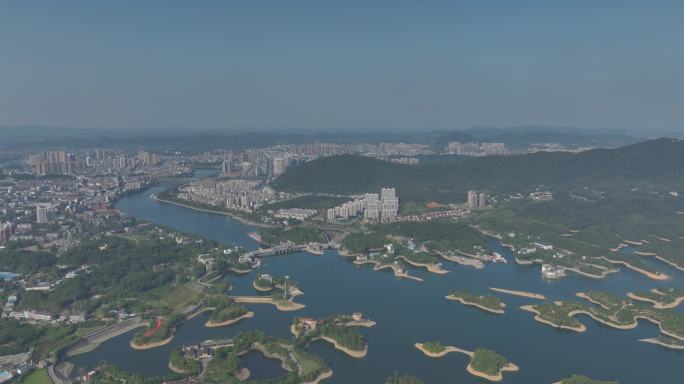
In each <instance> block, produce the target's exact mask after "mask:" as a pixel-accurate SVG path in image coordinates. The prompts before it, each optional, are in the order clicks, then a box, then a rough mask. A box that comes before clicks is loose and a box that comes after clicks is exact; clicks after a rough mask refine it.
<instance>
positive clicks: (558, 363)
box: [72, 186, 684, 384]
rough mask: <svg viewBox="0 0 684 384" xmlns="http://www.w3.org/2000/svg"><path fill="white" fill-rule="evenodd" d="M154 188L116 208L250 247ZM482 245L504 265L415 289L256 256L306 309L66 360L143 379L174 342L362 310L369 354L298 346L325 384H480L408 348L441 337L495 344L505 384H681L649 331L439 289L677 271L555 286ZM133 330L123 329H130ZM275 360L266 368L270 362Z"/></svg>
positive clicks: (297, 258)
mask: <svg viewBox="0 0 684 384" xmlns="http://www.w3.org/2000/svg"><path fill="white" fill-rule="evenodd" d="M163 188H164V187H163V186H159V187H154V188H151V189H150V190H148V191H146V192H143V193H140V194H137V195H133V196H129V197H126V198H123V199H122V200H120V201H119V203H118V204H117V207H118V208H119V209H120V210H122V211H123V212H126V213H128V214H130V215H135V216H136V217H138V218H140V219H146V220H150V221H153V222H155V223H159V224H163V225H167V226H170V227H174V228H176V229H178V230H182V231H187V232H191V233H195V234H198V235H202V236H206V237H208V238H211V239H214V240H217V241H220V242H222V243H224V244H238V245H241V246H244V247H247V248H250V249H253V248H255V247H257V243H255V242H254V241H253V240H251V239H250V238H249V237H247V236H246V234H247V233H248V232H250V231H251V230H253V228H250V227H249V226H245V225H242V224H240V223H238V222H236V221H233V220H230V219H228V218H226V217H224V216H221V215H212V214H207V213H201V212H196V211H193V210H190V209H187V208H182V207H176V206H173V205H168V204H163V203H157V202H155V201H153V200H152V199H150V198H149V195H150V193H154V192H157V191H159V190H161V189H163ZM488 245H489V247H490V248H491V249H492V250H494V251H497V252H499V253H501V254H503V255H504V256H506V257H507V258H508V260H509V263H508V264H491V265H487V267H486V268H484V269H481V270H476V269H472V268H469V267H462V266H458V265H455V264H450V263H445V265H446V267H447V268H448V269H450V270H451V271H452V272H451V273H449V274H447V275H435V274H430V273H427V272H424V271H422V270H419V269H414V270H412V271H411V274H413V275H416V276H419V277H421V278H423V279H424V281H423V282H416V281H412V280H402V279H397V278H395V277H394V276H393V275H392V274H391V273H390V272H385V271H381V272H376V271H372V270H371V269H370V268H367V267H358V266H355V265H354V264H353V263H351V261H350V260H348V259H343V258H341V257H340V256H338V255H337V253H336V252H333V251H330V252H326V254H325V255H322V256H313V255H309V254H306V253H299V254H291V255H286V256H277V257H272V258H267V259H265V260H264V266H263V267H262V272H268V273H273V274H277V275H285V274H288V275H290V276H291V277H292V278H293V279H294V280H296V281H297V282H298V283H299V287H300V288H301V290H302V291H303V292H304V295H303V296H300V297H299V298H298V301H299V302H302V303H304V304H305V305H306V307H305V308H304V309H302V310H300V311H297V312H279V311H277V310H276V309H275V308H274V307H273V306H271V305H250V309H251V310H252V311H254V312H255V313H256V315H255V316H254V317H253V318H252V319H248V320H246V321H243V322H241V323H238V324H237V325H235V326H232V327H228V328H213V329H209V328H206V327H204V323H205V322H206V320H207V316H206V315H200V316H198V317H196V318H194V319H192V320H190V321H188V322H187V323H185V324H184V325H183V326H181V327H180V328H179V329H178V331H177V332H176V336H175V338H174V340H173V342H172V343H170V344H169V345H166V346H164V347H161V348H158V349H154V350H149V351H134V350H132V349H131V348H129V347H128V342H129V341H130V339H131V337H132V333H129V334H126V335H122V336H120V337H117V338H114V339H112V340H109V341H108V342H106V343H104V344H103V345H101V346H100V347H99V348H97V349H96V350H94V351H93V352H90V353H87V354H84V355H80V356H76V357H75V358H73V359H72V362H73V363H75V364H76V366H78V367H80V368H81V369H87V368H89V367H92V366H94V365H96V364H97V363H98V362H101V361H103V360H107V361H110V362H112V363H114V364H116V365H118V366H120V367H122V368H124V369H127V370H132V371H136V372H139V373H141V374H143V375H156V374H166V373H168V372H169V371H168V368H167V363H168V357H169V352H170V351H171V349H173V348H174V347H176V346H178V345H182V344H185V343H188V342H192V341H200V340H204V339H208V338H220V337H230V336H231V335H234V334H235V333H236V332H239V331H244V330H249V329H261V330H263V331H264V332H266V333H268V334H272V335H275V336H279V337H287V338H289V337H291V336H290V334H289V330H288V328H289V325H290V323H291V321H292V319H293V318H294V317H295V316H314V317H322V316H328V315H331V314H336V313H351V312H354V311H361V312H363V313H364V314H365V315H366V316H367V317H370V318H372V319H373V320H375V321H377V325H376V326H375V327H374V328H370V329H361V332H362V333H363V334H364V335H365V337H366V339H367V340H368V343H369V351H368V355H367V356H366V357H365V358H363V359H354V358H350V357H347V356H346V355H344V354H342V353H340V352H338V351H336V350H334V349H332V348H331V347H330V346H329V345H327V344H326V343H324V342H315V343H313V344H312V345H311V346H310V347H309V351H310V352H312V353H314V354H317V355H319V356H322V357H323V358H325V359H326V360H327V361H328V362H329V364H330V366H331V367H332V369H333V370H334V376H333V377H332V378H331V379H329V380H327V381H325V382H326V383H331V384H332V383H337V384H340V383H376V384H378V383H383V382H384V381H383V380H384V378H385V377H387V376H389V375H390V374H392V373H393V372H394V371H396V370H399V371H401V372H407V373H411V374H413V375H415V376H418V377H419V378H421V379H423V380H424V381H425V382H426V383H429V384H437V383H446V382H449V383H463V384H468V383H482V381H480V380H478V379H476V378H475V377H473V376H471V375H469V374H468V373H467V372H466V370H465V367H466V365H467V363H468V361H467V356H465V355H461V354H449V355H447V356H446V357H444V358H441V359H431V358H428V357H425V356H424V355H422V353H420V352H419V351H418V350H417V349H415V348H414V346H413V344H414V343H415V342H420V341H426V340H440V341H442V342H443V343H445V344H447V345H456V346H459V347H462V348H465V349H470V350H474V349H476V348H479V347H484V348H491V349H494V350H496V351H498V352H500V353H501V354H503V355H504V356H506V357H508V358H509V360H511V361H512V362H514V363H516V364H517V365H518V366H519V367H520V371H519V372H515V373H508V374H505V376H504V380H503V382H504V383H511V384H513V383H517V384H530V383H552V382H555V381H557V380H559V379H561V378H563V377H566V376H569V375H571V374H573V373H582V374H586V375H589V376H593V377H595V378H601V379H615V380H619V381H620V382H621V383H623V384H625V383H644V384H651V383H680V382H683V381H682V378H684V364H683V363H684V353H682V352H674V351H669V350H666V349H663V348H661V347H658V346H655V345H650V344H646V343H640V342H638V340H639V339H641V338H647V337H654V336H657V335H658V329H657V327H656V326H654V325H652V324H650V323H648V322H643V321H642V322H640V325H639V326H638V327H637V328H636V329H633V330H629V331H621V330H616V329H612V328H608V327H605V326H602V325H600V324H598V323H596V322H594V321H593V320H591V319H590V318H588V317H586V316H581V317H580V319H581V320H582V321H583V322H584V323H585V325H586V326H587V332H584V333H575V332H569V331H559V330H555V329H553V328H551V327H549V326H545V325H542V324H540V323H537V322H536V321H534V320H533V319H532V318H533V315H532V314H530V313H528V312H524V311H521V310H519V309H518V307H519V306H521V305H525V304H531V303H533V302H535V301H534V300H532V299H526V298H520V297H514V296H508V295H503V294H501V295H498V294H497V295H498V296H499V297H500V298H502V299H503V300H504V302H505V303H506V305H507V309H506V314H504V315H493V314H487V313H484V312H482V311H480V310H478V309H475V308H471V307H466V306H463V305H461V304H459V303H456V302H451V301H447V300H445V299H444V296H445V295H446V293H447V292H448V291H449V290H450V289H454V288H467V289H469V290H471V291H473V292H483V293H484V292H487V291H488V287H502V288H509V289H517V290H528V291H532V292H538V293H542V294H544V295H546V296H547V297H549V298H550V299H571V300H579V299H576V298H575V297H574V294H575V293H576V292H578V291H580V290H586V289H594V290H603V291H609V292H613V293H615V294H618V295H624V294H625V293H626V292H629V291H632V290H635V289H641V290H644V289H650V288H654V287H658V286H672V285H675V286H682V273H681V272H679V271H677V270H674V269H672V268H667V267H666V266H665V265H663V264H662V263H656V265H657V266H658V267H659V268H660V269H661V270H663V271H664V272H665V273H667V274H669V275H670V276H672V277H673V279H671V280H670V281H668V282H665V283H662V282H656V281H652V280H648V279H646V278H644V277H642V276H641V275H639V274H637V273H635V272H632V271H630V270H627V269H625V268H622V271H621V273H617V274H612V275H610V276H609V277H608V278H606V279H603V280H594V279H588V278H584V277H580V276H575V275H572V274H571V275H570V276H568V277H566V278H563V279H560V280H557V281H548V280H544V279H542V278H541V277H540V273H539V268H538V267H524V266H519V265H516V264H515V263H514V262H513V258H512V255H511V253H510V252H509V251H508V250H507V249H505V248H503V247H501V245H500V244H499V243H498V242H497V241H495V240H493V239H492V240H490V241H489V244H488ZM253 278H254V272H252V273H250V274H249V275H246V276H244V277H238V276H231V277H230V280H231V283H232V284H233V285H234V294H237V295H240V294H245V295H252V294H254V293H255V291H254V289H253V288H252V286H251V282H252V279H253ZM133 332H134V331H133ZM245 364H246V365H249V369H250V371H252V375H253V376H252V377H253V378H269V377H274V375H275V376H277V375H278V374H280V373H282V372H281V371H278V368H279V366H278V364H277V363H274V362H273V361H269V360H268V359H265V358H264V357H263V356H262V355H261V354H259V353H253V354H250V355H248V356H246V357H245ZM274 364H275V367H274Z"/></svg>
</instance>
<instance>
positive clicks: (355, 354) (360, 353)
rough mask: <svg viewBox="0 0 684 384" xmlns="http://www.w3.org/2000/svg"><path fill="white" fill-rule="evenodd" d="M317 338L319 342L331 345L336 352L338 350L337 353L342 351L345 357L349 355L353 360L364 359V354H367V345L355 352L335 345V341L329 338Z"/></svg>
mask: <svg viewBox="0 0 684 384" xmlns="http://www.w3.org/2000/svg"><path fill="white" fill-rule="evenodd" d="M318 338H320V339H321V340H325V341H327V342H328V343H330V344H332V345H333V346H334V347H335V349H337V350H339V351H342V352H344V353H346V354H347V355H349V356H351V357H354V358H357V359H360V358H362V357H365V356H366V354H368V345H366V346H365V347H364V348H363V349H362V350H360V351H355V350H353V349H349V348H347V347H343V346H341V345H340V344H338V343H337V340H335V339H331V338H329V337H327V336H319V337H318Z"/></svg>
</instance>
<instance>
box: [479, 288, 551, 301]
mask: <svg viewBox="0 0 684 384" xmlns="http://www.w3.org/2000/svg"><path fill="white" fill-rule="evenodd" d="M489 289H491V290H492V291H495V292H500V293H507V294H509V295H513V296H520V297H527V298H528V299H537V300H546V296H544V295H542V294H539V293H534V292H526V291H515V290H512V289H504V288H495V287H489Z"/></svg>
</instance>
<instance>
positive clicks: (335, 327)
mask: <svg viewBox="0 0 684 384" xmlns="http://www.w3.org/2000/svg"><path fill="white" fill-rule="evenodd" d="M374 325H375V322H374V321H372V320H367V319H364V318H363V315H362V314H361V313H360V312H356V313H354V314H353V315H351V316H348V315H335V316H330V317H327V318H324V319H314V318H310V317H298V318H295V320H294V322H293V323H292V325H291V326H290V331H291V332H292V334H294V335H295V336H296V337H297V340H298V342H300V343H302V344H307V343H309V342H311V341H314V340H318V339H321V340H325V341H327V342H328V343H330V344H332V345H333V346H335V348H336V349H337V350H339V351H342V352H344V353H346V354H347V355H349V356H351V357H355V358H362V357H364V356H366V354H367V353H368V344H367V343H366V340H365V339H364V337H363V335H361V333H360V332H359V331H358V330H356V329H355V328H357V327H367V328H369V327H372V326H374Z"/></svg>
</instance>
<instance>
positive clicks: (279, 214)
mask: <svg viewBox="0 0 684 384" xmlns="http://www.w3.org/2000/svg"><path fill="white" fill-rule="evenodd" d="M317 214H318V210H316V209H310V208H284V209H278V210H276V211H275V212H273V217H275V218H277V219H286V220H291V219H295V220H300V221H305V220H308V219H310V218H312V217H314V216H316V215H317Z"/></svg>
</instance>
